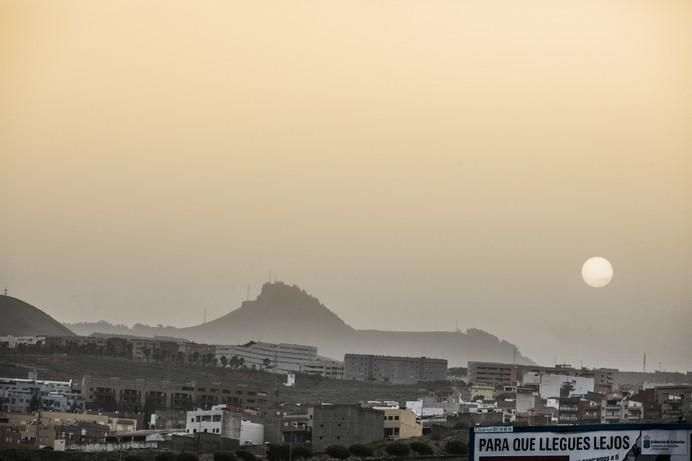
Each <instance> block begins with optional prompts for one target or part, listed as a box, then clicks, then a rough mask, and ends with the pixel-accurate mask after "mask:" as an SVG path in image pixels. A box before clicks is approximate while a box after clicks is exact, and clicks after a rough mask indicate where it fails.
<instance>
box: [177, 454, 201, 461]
mask: <svg viewBox="0 0 692 461" xmlns="http://www.w3.org/2000/svg"><path fill="white" fill-rule="evenodd" d="M176 460H177V461H199V458H198V457H197V455H196V454H194V453H186V452H182V453H180V454H179V455H178V457H177V458H176Z"/></svg>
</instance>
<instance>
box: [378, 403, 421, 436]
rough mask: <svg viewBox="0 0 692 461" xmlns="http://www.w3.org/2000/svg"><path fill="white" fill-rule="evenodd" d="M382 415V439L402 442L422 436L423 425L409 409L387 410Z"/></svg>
mask: <svg viewBox="0 0 692 461" xmlns="http://www.w3.org/2000/svg"><path fill="white" fill-rule="evenodd" d="M382 411H383V413H384V439H385V440H403V439H410V438H411V437H420V436H422V435H423V425H422V424H421V422H420V420H419V419H418V417H417V416H416V414H415V413H414V412H413V411H411V410H409V409H401V408H388V409H386V410H382Z"/></svg>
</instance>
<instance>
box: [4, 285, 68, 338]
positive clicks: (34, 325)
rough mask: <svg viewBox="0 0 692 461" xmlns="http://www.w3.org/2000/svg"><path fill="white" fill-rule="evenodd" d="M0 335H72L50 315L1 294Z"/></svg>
mask: <svg viewBox="0 0 692 461" xmlns="http://www.w3.org/2000/svg"><path fill="white" fill-rule="evenodd" d="M0 319H2V321H1V322H0V336H7V335H12V336H32V335H42V336H72V335H74V333H72V331H70V330H69V329H68V328H67V327H65V326H64V325H62V324H61V323H60V322H58V321H57V320H55V319H54V318H53V317H51V316H50V315H48V314H46V313H45V312H43V311H42V310H41V309H38V308H36V307H34V306H32V305H31V304H28V303H25V302H24V301H22V300H19V299H17V298H13V297H12V296H6V295H0Z"/></svg>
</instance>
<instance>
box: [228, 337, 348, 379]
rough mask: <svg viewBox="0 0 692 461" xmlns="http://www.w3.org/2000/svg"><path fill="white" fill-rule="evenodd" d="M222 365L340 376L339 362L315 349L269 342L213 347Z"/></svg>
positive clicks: (341, 364) (279, 371) (333, 376)
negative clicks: (319, 353)
mask: <svg viewBox="0 0 692 461" xmlns="http://www.w3.org/2000/svg"><path fill="white" fill-rule="evenodd" d="M216 359H217V363H218V364H219V365H221V366H230V367H235V366H241V365H242V366H243V367H247V368H255V369H258V370H266V371H269V372H272V373H305V374H315V375H321V376H326V377H330V378H339V379H340V378H342V377H343V372H344V365H343V363H342V362H339V361H336V360H331V359H327V358H324V357H320V356H318V355H317V348H316V347H314V346H304V345H300V344H285V343H280V344H272V343H263V342H257V341H250V342H248V343H246V344H242V345H239V346H232V345H226V346H216Z"/></svg>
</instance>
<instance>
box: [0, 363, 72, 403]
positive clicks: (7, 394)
mask: <svg viewBox="0 0 692 461" xmlns="http://www.w3.org/2000/svg"><path fill="white" fill-rule="evenodd" d="M35 397H39V398H40V399H41V406H42V408H43V409H45V410H55V411H69V410H71V409H74V408H81V407H82V406H83V403H84V400H83V397H82V395H81V393H80V392H79V391H78V390H76V389H73V386H72V380H70V381H49V380H41V379H38V374H37V373H36V372H30V373H29V377H28V378H26V379H24V378H0V401H3V403H2V406H0V410H2V411H9V412H27V411H29V409H30V407H31V401H32V399H34V398H35Z"/></svg>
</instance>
